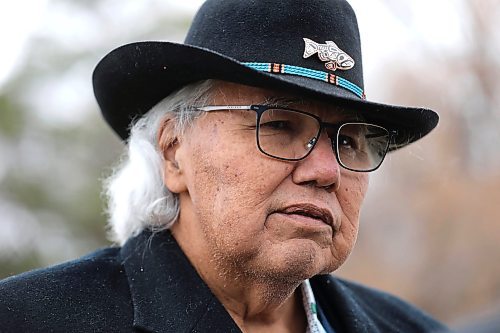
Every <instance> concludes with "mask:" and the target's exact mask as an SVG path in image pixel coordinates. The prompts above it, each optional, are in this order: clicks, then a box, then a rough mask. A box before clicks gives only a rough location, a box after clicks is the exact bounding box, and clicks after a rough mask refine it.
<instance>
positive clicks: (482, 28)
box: [0, 0, 500, 326]
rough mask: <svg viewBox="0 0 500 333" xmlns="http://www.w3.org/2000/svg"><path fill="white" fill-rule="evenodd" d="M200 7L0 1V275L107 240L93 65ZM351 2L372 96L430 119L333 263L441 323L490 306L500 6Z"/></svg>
mask: <svg viewBox="0 0 500 333" xmlns="http://www.w3.org/2000/svg"><path fill="white" fill-rule="evenodd" d="M201 2H202V1H199V0H192V1H189V0H184V1H174V0H147V1H134V0H36V1H33V0H17V1H9V2H7V1H3V2H0V45H1V52H0V278H4V277H8V276H11V275H13V274H17V273H19V272H22V271H25V270H29V269H33V268H36V267H41V266H47V265H52V264H55V263H59V262H61V261H65V260H68V259H71V258H75V257H77V256H80V255H83V254H85V253H87V252H89V251H91V250H93V249H95V248H98V247H103V246H108V245H110V243H109V242H108V241H107V240H106V227H105V223H106V217H105V215H104V214H103V207H104V203H103V202H102V200H101V199H102V198H101V195H100V192H101V183H100V181H101V180H102V179H103V178H104V177H105V176H106V175H108V174H109V173H110V170H111V168H112V167H113V165H115V164H116V161H117V160H118V158H119V156H120V154H121V152H122V150H123V145H122V143H121V142H120V141H119V140H118V138H117V137H116V136H115V135H114V134H113V133H112V132H111V131H110V130H109V129H108V128H107V127H106V125H105V124H104V122H103V121H102V119H101V116H100V113H99V110H98V107H97V105H96V102H95V100H94V97H93V93H92V86H91V74H92V70H93V68H94V66H95V64H96V63H97V62H98V61H99V60H100V58H101V57H103V56H104V55H105V54H106V53H107V52H109V51H110V50H111V49H113V48H115V47H117V46H119V45H122V44H125V43H128V42H132V41H138V40H169V41H182V40H183V38H184V35H185V33H186V30H187V28H188V26H189V22H190V21H191V18H192V16H193V15H194V12H195V11H196V9H197V8H198V7H199V5H200V4H201ZM350 2H351V4H352V6H353V7H354V8H355V10H356V12H357V15H358V20H359V24H360V30H361V37H362V42H363V53H364V54H363V56H364V68H365V81H366V82H365V87H366V90H367V93H368V98H369V99H371V100H376V101H379V102H386V103H392V104H402V105H418V106H426V107H429V108H433V109H435V110H438V111H439V113H440V115H441V122H440V125H439V127H438V128H437V130H435V131H434V132H433V133H432V134H431V135H429V136H428V137H426V138H425V139H423V140H421V141H419V142H418V143H416V144H414V145H411V146H410V147H407V148H404V149H402V150H400V151H398V152H397V153H395V154H392V155H390V156H389V157H388V159H387V161H386V163H385V165H384V166H383V168H382V169H381V170H379V171H377V172H375V173H374V174H373V175H372V178H371V188H370V190H369V193H368V196H367V199H366V204H365V207H364V211H363V215H362V221H361V231H360V236H359V239H358V244H357V247H356V248H355V250H354V252H353V254H352V256H351V257H350V259H349V260H348V262H347V263H346V264H345V265H344V266H343V267H342V268H341V269H340V270H339V271H338V272H337V274H338V275H340V276H343V277H347V278H349V279H353V280H356V281H359V282H362V283H365V284H367V285H370V286H373V287H376V288H380V289H383V290H386V291H389V292H391V293H393V294H396V295H399V296H400V297H402V298H404V299H406V300H408V301H410V302H413V303H415V304H417V305H418V306H420V307H422V308H423V309H425V310H426V311H428V312H430V313H431V314H432V315H434V316H436V317H437V318H439V319H440V320H442V321H444V322H446V323H447V324H449V325H452V326H460V325H462V324H463V323H465V322H470V321H471V320H474V319H475V318H480V317H482V316H484V315H486V314H488V313H495V311H496V312H497V313H500V312H499V311H500V255H499V254H500V151H499V150H500V80H499V78H500V30H499V28H498V27H499V25H498V22H500V1H499V0H440V1H434V0H405V1H401V0H370V1H364V0H350Z"/></svg>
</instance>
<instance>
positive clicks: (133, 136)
mask: <svg viewBox="0 0 500 333" xmlns="http://www.w3.org/2000/svg"><path fill="white" fill-rule="evenodd" d="M212 87H213V82H212V81H210V80H207V81H201V82H197V83H194V84H191V85H188V86H185V87H184V88H182V89H180V90H178V91H176V92H174V93H172V94H170V95H169V96H168V97H166V98H165V99H163V100H162V101H161V102H159V103H158V104H157V105H156V106H154V107H153V108H152V109H151V110H150V111H149V112H147V113H146V114H145V115H144V116H142V117H141V118H140V119H138V120H137V121H136V122H135V123H134V124H133V125H132V127H131V131H130V137H129V139H128V142H127V146H126V149H125V152H124V154H123V156H122V158H121V161H120V163H119V164H118V166H117V167H116V168H114V170H113V172H112V174H111V175H110V176H109V177H108V178H107V179H105V180H104V183H103V185H104V192H103V194H104V196H105V197H106V199H107V210H106V212H107V215H108V227H109V231H110V238H111V240H113V241H114V242H117V243H119V244H120V245H122V244H123V243H125V242H126V241H127V239H129V238H130V237H133V236H135V235H137V234H139V233H140V232H141V231H142V230H144V229H146V228H149V229H152V230H154V231H159V230H163V229H168V228H170V227H171V226H172V224H173V223H175V221H176V220H177V217H178V215H179V202H178V198H177V195H176V194H174V193H172V192H170V191H169V190H168V189H167V188H166V187H165V186H164V184H163V179H162V173H161V170H162V163H163V158H162V156H163V154H162V153H161V152H160V150H159V148H158V131H159V129H160V127H161V124H162V121H164V119H165V118H166V117H167V116H168V118H169V121H170V122H173V129H174V132H175V133H173V135H174V136H179V135H182V134H183V133H184V132H185V130H186V128H187V127H188V126H190V125H191V124H192V121H193V120H194V119H195V118H196V117H198V116H199V115H200V113H201V112H193V111H192V108H193V107H194V106H203V105H206V104H207V101H208V100H209V99H210V98H211V94H210V92H211V90H212Z"/></svg>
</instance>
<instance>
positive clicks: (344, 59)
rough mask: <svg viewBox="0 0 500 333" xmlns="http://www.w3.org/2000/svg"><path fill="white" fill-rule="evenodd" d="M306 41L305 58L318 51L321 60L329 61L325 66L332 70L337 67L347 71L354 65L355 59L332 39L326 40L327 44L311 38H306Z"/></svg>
mask: <svg viewBox="0 0 500 333" xmlns="http://www.w3.org/2000/svg"><path fill="white" fill-rule="evenodd" d="M304 43H305V49H304V58H309V57H310V56H312V55H313V54H315V53H317V54H318V56H319V59H320V60H321V61H328V62H327V63H326V64H325V67H326V68H327V69H329V70H331V71H335V70H336V69H341V70H343V71H345V70H348V69H351V68H353V67H354V64H355V62H354V59H353V58H351V57H350V56H349V55H348V54H347V53H345V52H344V51H342V50H341V49H340V48H339V47H338V46H337V44H335V43H334V42H332V41H330V40H328V41H326V44H318V43H316V42H315V41H313V40H310V39H309V38H304Z"/></svg>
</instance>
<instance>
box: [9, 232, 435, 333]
mask: <svg viewBox="0 0 500 333" xmlns="http://www.w3.org/2000/svg"><path fill="white" fill-rule="evenodd" d="M311 285H312V288H313V291H314V295H315V296H316V298H317V302H318V303H319V305H320V307H321V308H322V309H323V311H324V313H325V315H326V316H327V317H328V318H329V321H330V323H331V324H332V326H333V327H334V328H335V329H336V331H337V332H339V333H340V332H366V333H368V332H369V333H376V332H384V333H387V332H418V333H422V332H431V331H435V330H440V329H443V327H442V326H441V324H439V323H437V322H436V321H435V320H433V319H432V318H430V317H429V316H427V315H426V314H424V313H422V312H421V311H419V310H417V309H416V308H414V307H412V306H410V305H408V304H407V303H404V302H403V301H401V300H399V299H397V298H395V297H393V296H390V295H388V294H385V293H382V292H380V291H375V290H373V289H369V288H366V287H363V286H361V285H358V284H354V283H352V282H347V281H344V280H341V279H338V278H335V277H333V276H331V275H321V276H316V277H314V278H312V279H311ZM150 331H151V332H211V333H213V332H240V330H239V329H238V327H237V326H236V324H235V323H234V321H233V320H232V318H231V317H230V315H229V314H228V313H227V312H226V310H225V309H224V307H223V306H222V304H221V303H220V302H219V301H218V299H217V298H216V297H215V296H214V295H213V294H212V293H211V291H210V289H209V288H208V287H207V285H206V284H205V283H204V282H203V280H202V279H201V278H200V276H199V275H198V274H197V273H196V271H195V269H194V268H193V267H192V266H191V264H190V262H189V261H188V259H187V258H186V256H185V255H184V253H183V252H182V251H181V249H180V248H179V246H178V245H177V243H176V241H175V240H174V238H173V237H172V236H171V234H170V232H168V231H166V232H162V233H158V234H155V235H154V236H153V235H152V234H151V233H150V232H148V231H145V232H143V233H142V234H140V235H139V236H137V237H135V238H133V239H131V240H129V241H128V242H127V243H126V244H125V245H124V246H123V247H122V248H107V249H103V250H100V251H97V252H94V253H92V254H90V255H88V256H85V257H83V258H80V259H78V260H75V261H71V262H68V263H64V264H61V265H58V266H55V267H50V268H46V269H41V270H36V271H32V272H28V273H24V274H21V275H18V276H14V277H11V278H8V279H5V280H3V281H1V282H0V332H150Z"/></svg>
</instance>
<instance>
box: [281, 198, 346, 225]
mask: <svg viewBox="0 0 500 333" xmlns="http://www.w3.org/2000/svg"><path fill="white" fill-rule="evenodd" d="M276 213H281V214H287V215H292V214H296V215H302V216H305V217H309V218H313V219H316V220H321V221H322V222H323V223H325V224H327V225H329V226H331V227H332V228H333V229H334V230H338V227H339V226H338V225H336V224H335V223H334V219H333V215H332V213H331V212H330V211H329V210H328V209H325V208H321V207H318V206H316V205H312V204H298V205H291V206H287V207H285V208H284V209H280V210H278V211H276Z"/></svg>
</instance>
